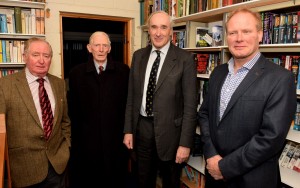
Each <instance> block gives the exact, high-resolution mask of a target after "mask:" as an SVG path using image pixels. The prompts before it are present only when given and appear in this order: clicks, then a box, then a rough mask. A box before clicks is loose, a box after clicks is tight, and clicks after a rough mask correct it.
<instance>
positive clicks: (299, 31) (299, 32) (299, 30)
mask: <svg viewBox="0 0 300 188" xmlns="http://www.w3.org/2000/svg"><path fill="white" fill-rule="evenodd" d="M297 15H298V23H297V25H298V32H297V42H298V43H300V11H298V12H297Z"/></svg>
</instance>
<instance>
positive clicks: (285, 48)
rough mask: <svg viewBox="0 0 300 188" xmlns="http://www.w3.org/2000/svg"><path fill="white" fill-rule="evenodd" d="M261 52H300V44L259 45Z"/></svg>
mask: <svg viewBox="0 0 300 188" xmlns="http://www.w3.org/2000/svg"><path fill="white" fill-rule="evenodd" d="M259 49H260V51H261V52H262V53H263V52H279V51H280V52H299V49H300V43H290V44H262V45H259Z"/></svg>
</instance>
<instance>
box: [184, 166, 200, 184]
mask: <svg viewBox="0 0 300 188" xmlns="http://www.w3.org/2000/svg"><path fill="white" fill-rule="evenodd" d="M184 173H185V175H186V177H187V179H188V181H189V182H190V183H191V184H194V187H196V188H204V187H205V176H204V175H203V174H201V173H200V172H199V171H197V170H195V169H193V168H192V167H190V166H189V165H185V166H184Z"/></svg>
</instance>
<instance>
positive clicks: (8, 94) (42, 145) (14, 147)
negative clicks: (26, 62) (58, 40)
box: [0, 70, 71, 187]
mask: <svg viewBox="0 0 300 188" xmlns="http://www.w3.org/2000/svg"><path fill="white" fill-rule="evenodd" d="M47 76H48V78H49V80H50V83H51V87H52V90H53V94H54V97H55V103H56V105H55V115H54V123H53V128H52V133H51V136H50V138H49V140H48V142H46V141H45V139H44V136H43V134H44V132H43V128H42V125H41V123H40V121H39V118H38V115H37V111H36V108H35V105H34V102H33V98H32V94H31V91H30V89H29V86H28V83H27V80H26V76H25V71H24V70H23V71H21V72H18V73H15V74H12V75H9V76H5V77H3V78H1V79H0V113H4V114H6V123H7V124H6V130H7V139H8V154H9V161H10V168H11V178H12V186H13V187H25V186H28V185H32V184H36V183H39V182H41V181H42V180H43V179H45V178H46V176H47V174H48V163H49V161H50V163H51V164H52V166H53V167H54V169H55V171H56V172H57V173H58V174H61V173H63V172H64V170H65V168H66V166H67V163H68V160H69V156H70V153H69V148H70V146H71V144H70V136H71V129H70V120H69V117H68V112H67V101H66V90H65V84H64V81H63V80H62V79H59V78H57V77H55V76H52V75H50V74H48V75H47Z"/></svg>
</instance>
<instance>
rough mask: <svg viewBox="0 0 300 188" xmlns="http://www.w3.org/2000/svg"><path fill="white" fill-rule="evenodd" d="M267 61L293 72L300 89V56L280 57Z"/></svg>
mask: <svg viewBox="0 0 300 188" xmlns="http://www.w3.org/2000/svg"><path fill="white" fill-rule="evenodd" d="M267 59H269V60H270V61H272V62H274V63H275V64H277V65H279V66H282V67H284V68H286V69H287V70H289V71H292V73H293V74H294V76H295V83H296V84H297V89H300V82H298V80H300V74H299V73H300V72H299V71H300V70H299V65H300V56H293V55H281V56H279V57H272V58H271V57H269V58H267Z"/></svg>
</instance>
